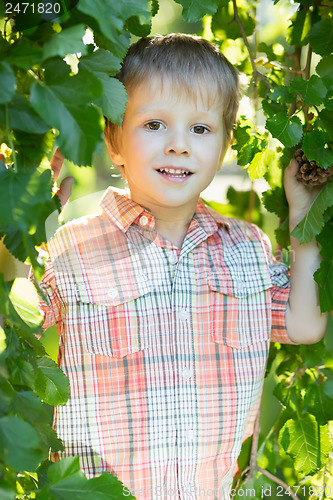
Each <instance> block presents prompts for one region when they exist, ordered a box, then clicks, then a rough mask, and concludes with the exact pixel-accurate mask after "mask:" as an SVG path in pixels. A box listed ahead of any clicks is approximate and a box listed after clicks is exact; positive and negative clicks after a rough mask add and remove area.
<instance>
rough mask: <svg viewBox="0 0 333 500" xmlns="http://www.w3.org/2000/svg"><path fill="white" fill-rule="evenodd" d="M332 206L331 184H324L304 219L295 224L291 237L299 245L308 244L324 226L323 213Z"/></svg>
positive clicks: (332, 193) (332, 188)
mask: <svg viewBox="0 0 333 500" xmlns="http://www.w3.org/2000/svg"><path fill="white" fill-rule="evenodd" d="M332 205H333V182H329V183H328V184H326V185H325V186H324V187H323V188H322V190H321V191H320V192H319V194H318V196H317V197H316V199H315V200H314V202H313V203H312V205H311V207H310V210H309V211H308V213H307V215H306V216H305V217H304V219H303V220H302V221H301V222H300V223H299V224H297V226H296V227H295V229H294V230H293V232H292V233H291V234H292V236H294V237H295V238H297V239H298V240H299V241H300V242H301V243H308V242H309V241H311V240H312V239H313V237H314V236H316V235H317V234H319V233H320V231H321V229H322V228H323V226H324V222H325V219H324V212H325V210H326V209H327V208H328V207H330V206H332Z"/></svg>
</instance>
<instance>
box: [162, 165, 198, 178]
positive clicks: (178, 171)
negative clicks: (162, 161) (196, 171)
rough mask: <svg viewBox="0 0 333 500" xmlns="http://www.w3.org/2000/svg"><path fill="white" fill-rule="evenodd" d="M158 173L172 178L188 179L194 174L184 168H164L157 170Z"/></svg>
mask: <svg viewBox="0 0 333 500" xmlns="http://www.w3.org/2000/svg"><path fill="white" fill-rule="evenodd" d="M157 171H158V172H160V174H164V175H167V176H170V177H188V176H190V175H192V174H193V172H191V171H190V170H186V169H184V168H171V167H162V168H159V169H157Z"/></svg>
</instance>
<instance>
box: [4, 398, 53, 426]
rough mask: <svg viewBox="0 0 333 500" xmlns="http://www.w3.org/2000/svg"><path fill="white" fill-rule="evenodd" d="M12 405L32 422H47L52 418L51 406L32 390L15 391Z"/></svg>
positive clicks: (25, 418)
mask: <svg viewBox="0 0 333 500" xmlns="http://www.w3.org/2000/svg"><path fill="white" fill-rule="evenodd" d="M12 407H13V410H14V411H15V413H18V414H19V415H20V416H21V417H22V418H24V420H27V421H28V422H30V423H31V424H34V423H38V424H41V423H43V422H44V423H45V422H48V421H49V420H50V412H49V409H48V408H50V407H47V406H46V405H45V404H44V403H43V402H42V401H41V400H40V399H39V398H38V397H37V396H36V394H35V393H34V392H32V391H19V392H15V394H14V397H13V401H12Z"/></svg>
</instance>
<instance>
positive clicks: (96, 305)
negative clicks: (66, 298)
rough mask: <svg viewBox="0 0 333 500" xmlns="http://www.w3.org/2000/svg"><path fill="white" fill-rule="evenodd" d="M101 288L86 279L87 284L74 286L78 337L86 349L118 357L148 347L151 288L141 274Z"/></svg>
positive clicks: (98, 280)
mask: <svg viewBox="0 0 333 500" xmlns="http://www.w3.org/2000/svg"><path fill="white" fill-rule="evenodd" d="M104 283H107V286H106V287H103V286H101V280H100V279H96V280H94V279H93V277H91V276H90V277H89V284H84V283H77V288H76V293H77V300H78V311H77V312H78V316H79V321H78V323H79V325H80V334H81V335H82V337H83V343H84V346H85V348H86V350H87V351H88V352H90V353H92V354H101V355H105V356H112V357H116V358H122V357H124V356H127V355H130V354H135V353H137V352H139V351H141V350H143V349H145V348H147V347H149V346H150V340H151V335H152V331H153V329H152V322H151V318H150V315H151V313H152V307H151V294H150V292H151V288H152V287H151V285H150V283H149V280H148V279H147V278H146V277H145V276H144V275H142V276H141V277H140V276H139V277H136V278H135V279H134V277H132V278H131V279H128V280H126V282H125V281H121V280H120V281H117V282H112V283H110V282H109V283H108V281H107V280H105V281H104Z"/></svg>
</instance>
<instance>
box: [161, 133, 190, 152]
mask: <svg viewBox="0 0 333 500" xmlns="http://www.w3.org/2000/svg"><path fill="white" fill-rule="evenodd" d="M164 152H165V154H174V155H177V156H180V155H183V156H189V155H190V154H191V151H190V146H189V143H188V141H187V140H186V137H185V134H182V133H181V132H176V131H175V133H173V134H172V135H171V136H170V137H169V138H168V141H167V143H166V145H165V148H164Z"/></svg>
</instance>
